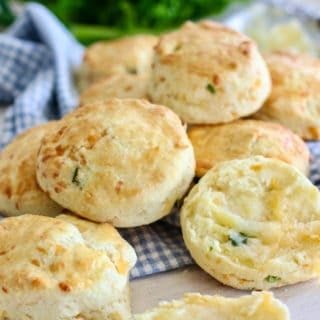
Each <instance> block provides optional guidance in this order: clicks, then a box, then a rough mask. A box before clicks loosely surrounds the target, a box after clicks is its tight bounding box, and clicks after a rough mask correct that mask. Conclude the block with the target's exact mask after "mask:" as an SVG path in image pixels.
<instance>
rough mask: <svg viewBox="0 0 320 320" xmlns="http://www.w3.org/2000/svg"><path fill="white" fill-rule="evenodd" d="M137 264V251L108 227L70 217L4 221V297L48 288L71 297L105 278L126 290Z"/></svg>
mask: <svg viewBox="0 0 320 320" xmlns="http://www.w3.org/2000/svg"><path fill="white" fill-rule="evenodd" d="M135 261H136V256H135V253H134V250H133V249H132V248H131V247H130V246H129V244H128V243H127V242H126V241H125V240H123V239H122V238H121V236H120V235H119V234H118V232H117V231H116V230H115V229H114V228H113V227H112V226H111V225H108V224H94V223H91V222H88V221H85V220H81V219H79V218H76V217H72V216H67V215H60V216H59V217H58V218H57V219H55V218H49V217H42V216H34V215H23V216H19V217H12V218H6V219H3V220H2V221H1V222H0V289H1V290H2V294H6V293H7V294H12V293H13V292H30V294H32V292H34V291H39V290H48V289H49V290H52V292H54V291H58V292H59V291H60V292H61V293H66V294H71V293H74V292H79V291H83V290H85V289H90V288H91V289H93V288H94V287H96V286H98V285H99V283H102V282H104V281H106V280H108V281H114V282H113V285H114V286H117V285H118V284H117V283H119V285H120V286H123V283H125V282H126V281H127V276H128V272H129V270H130V268H131V267H132V266H133V265H134V263H135ZM101 285H102V284H101ZM110 290H111V289H110Z"/></svg>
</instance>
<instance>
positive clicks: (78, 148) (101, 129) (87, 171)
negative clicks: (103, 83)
mask: <svg viewBox="0 0 320 320" xmlns="http://www.w3.org/2000/svg"><path fill="white" fill-rule="evenodd" d="M37 163H38V167H37V179H38V182H39V184H40V185H41V187H42V188H43V189H44V190H45V191H46V192H48V193H49V195H50V197H51V198H52V199H55V200H56V201H57V202H58V203H60V204H61V205H63V206H64V207H65V208H68V209H70V210H71V211H72V212H75V213H77V214H79V215H81V216H83V217H86V218H88V219H91V220H94V221H101V222H104V221H108V222H110V223H112V224H113V225H115V226H117V227H130V226H138V225H143V224H148V223H151V222H153V221H155V220H158V219H160V218H162V217H163V216H165V215H167V214H168V213H169V212H170V210H171V209H172V207H173V206H174V203H175V201H176V200H177V199H180V198H181V197H182V195H183V194H184V193H185V191H186V190H187V189H188V187H189V184H190V183H191V181H192V178H193V176H194V169H195V160H194V154H193V149H192V146H191V143H190V141H189V139H188V136H187V134H186V132H185V128H184V127H183V125H182V124H181V121H180V119H179V118H178V116H177V115H176V114H175V113H174V112H172V111H171V110H170V109H168V108H166V107H163V106H158V105H154V104H151V103H149V102H148V101H146V100H138V99H122V100H121V99H112V100H106V101H104V102H101V103H95V104H89V105H86V106H84V107H82V108H78V109H76V110H75V111H74V112H72V113H70V114H69V115H67V116H66V117H65V118H64V119H63V120H61V125H60V127H59V130H57V131H56V132H54V133H52V134H50V135H47V136H46V138H45V139H44V140H43V142H42V145H41V147H40V151H39V156H38V161H37Z"/></svg>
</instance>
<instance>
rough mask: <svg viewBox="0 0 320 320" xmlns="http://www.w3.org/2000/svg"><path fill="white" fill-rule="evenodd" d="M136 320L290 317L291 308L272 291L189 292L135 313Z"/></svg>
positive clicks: (283, 319) (281, 319) (275, 319)
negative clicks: (229, 294)
mask: <svg viewBox="0 0 320 320" xmlns="http://www.w3.org/2000/svg"><path fill="white" fill-rule="evenodd" d="M135 319H136V320H208V319H210V320H211V319H212V320H213V319H217V320H271V319H272V320H289V312H288V309H287V307H286V306H285V305H283V304H282V303H281V301H279V300H277V299H275V298H274V297H273V294H272V293H271V292H253V293H252V294H251V295H247V296H242V297H240V298H225V297H222V296H219V295H214V296H208V295H205V296H204V295H200V294H199V293H187V294H185V295H184V296H183V298H182V299H180V300H173V301H171V302H161V303H160V304H159V306H158V307H156V308H154V309H151V310H148V311H146V312H144V313H142V314H138V315H136V316H135Z"/></svg>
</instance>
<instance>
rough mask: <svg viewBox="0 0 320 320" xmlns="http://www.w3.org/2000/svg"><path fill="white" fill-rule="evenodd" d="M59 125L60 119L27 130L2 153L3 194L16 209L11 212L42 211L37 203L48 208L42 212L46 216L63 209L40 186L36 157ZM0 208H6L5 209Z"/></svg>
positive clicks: (0, 177)
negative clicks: (41, 146) (48, 135)
mask: <svg viewBox="0 0 320 320" xmlns="http://www.w3.org/2000/svg"><path fill="white" fill-rule="evenodd" d="M57 126H58V122H56V121H52V122H48V123H46V124H43V125H39V126H36V127H33V128H31V129H28V130H26V131H25V132H23V133H22V134H20V135H19V136H17V137H16V138H15V140H13V141H12V142H11V143H10V144H8V145H7V146H6V147H5V148H4V149H3V150H2V152H1V153H0V194H1V196H3V197H5V198H6V200H7V201H12V203H13V207H14V209H11V210H10V212H8V213H9V214H12V210H14V211H15V213H16V214H18V213H21V212H22V213H27V212H24V211H25V210H26V208H28V209H29V210H30V211H31V209H32V210H34V211H35V212H32V213H39V214H40V212H37V208H36V204H37V203H38V204H39V207H40V208H41V209H42V210H45V208H46V207H47V208H48V212H43V213H42V214H44V215H51V214H58V213H60V212H61V211H62V208H61V207H60V206H59V205H58V204H57V203H54V202H53V201H52V200H51V199H50V198H49V197H48V196H47V195H46V194H45V193H44V192H43V191H42V190H41V189H40V187H39V186H38V184H37V179H36V159H37V154H38V150H39V147H40V142H41V140H42V138H43V137H44V136H45V135H46V134H47V133H49V132H50V131H51V130H54V129H55V128H56V127H57ZM2 206H3V204H2V205H1V207H2ZM33 207H34V208H33ZM1 209H2V210H3V211H6V210H5V208H1ZM49 211H50V212H49ZM3 213H5V214H6V212H3Z"/></svg>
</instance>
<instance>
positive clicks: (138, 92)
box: [79, 73, 149, 107]
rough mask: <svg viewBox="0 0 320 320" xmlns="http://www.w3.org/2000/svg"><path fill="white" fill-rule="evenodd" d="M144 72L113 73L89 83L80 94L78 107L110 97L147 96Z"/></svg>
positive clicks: (138, 97) (147, 77) (146, 77)
mask: <svg viewBox="0 0 320 320" xmlns="http://www.w3.org/2000/svg"><path fill="white" fill-rule="evenodd" d="M148 79H149V76H148V75H147V74H146V73H144V74H130V73H123V74H121V73H120V74H114V75H111V76H109V77H107V78H104V79H102V80H99V81H97V82H96V83H94V84H92V85H90V86H89V87H88V88H87V89H86V90H84V91H83V92H82V93H81V95H80V103H79V104H80V107H81V106H83V105H85V104H87V103H92V102H98V101H100V100H107V99H111V98H137V99H140V98H141V99H142V98H146V96H147V88H146V86H147V81H148Z"/></svg>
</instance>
